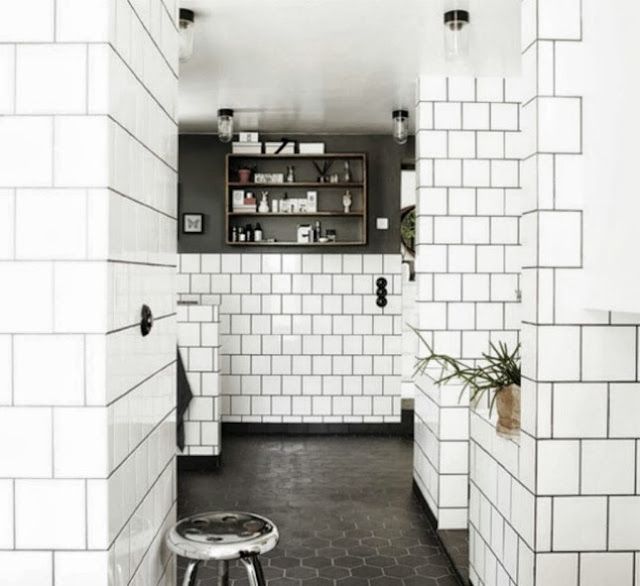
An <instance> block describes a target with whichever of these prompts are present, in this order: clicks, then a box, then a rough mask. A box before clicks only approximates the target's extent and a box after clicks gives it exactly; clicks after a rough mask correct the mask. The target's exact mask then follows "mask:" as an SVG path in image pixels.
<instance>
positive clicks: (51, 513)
mask: <svg viewBox="0 0 640 586" xmlns="http://www.w3.org/2000/svg"><path fill="white" fill-rule="evenodd" d="M175 10H176V7H175V5H174V3H173V2H166V3H163V2H161V1H160V0H154V1H150V2H147V3H141V2H135V3H134V2H127V1H126V0H120V1H118V2H116V1H115V0H114V1H109V0H94V1H92V2H85V1H82V2H79V1H73V0H24V1H21V2H17V3H10V2H3V3H0V42H1V44H0V110H1V113H2V114H3V117H2V118H0V153H1V159H2V164H0V188H1V189H0V282H1V283H2V287H0V404H1V406H0V507H1V508H2V513H1V515H0V516H1V518H2V521H1V523H0V583H1V584H3V586H44V585H55V586H71V585H76V584H101V585H106V584H150V585H151V584H153V585H156V584H171V583H173V580H174V576H173V573H172V571H170V570H171V564H169V558H168V557H167V556H166V555H164V554H163V553H162V550H161V545H162V531H163V529H164V528H165V527H166V524H167V523H168V522H170V521H171V520H172V519H173V517H174V514H175V509H174V502H175V490H174V464H173V463H174V412H175V366H174V362H175V344H176V336H175V317H174V295H175V293H174V292H175V267H174V266H172V265H175V262H174V261H175V258H176V256H175V192H176V173H175V167H176V152H175V144H176V125H175V123H174V112H175V98H176V94H177V92H176V82H177V78H176V68H177V38H178V35H177V29H176V26H175V24H174V23H175ZM143 303H147V304H148V305H150V306H151V308H152V309H153V311H154V313H155V315H156V323H155V326H154V328H153V331H152V332H151V334H150V335H149V336H148V337H147V338H144V339H143V338H142V337H141V335H140V328H139V325H138V323H139V319H140V307H141V305H142V304H143ZM168 569H169V571H168Z"/></svg>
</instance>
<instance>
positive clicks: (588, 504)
mask: <svg viewBox="0 0 640 586" xmlns="http://www.w3.org/2000/svg"><path fill="white" fill-rule="evenodd" d="M627 518H629V517H627ZM606 543H607V499H606V498H604V497H559V498H555V499H554V501H553V549H554V550H559V551H572V550H577V551H593V550H602V549H604V548H605V547H606Z"/></svg>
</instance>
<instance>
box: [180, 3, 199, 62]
mask: <svg viewBox="0 0 640 586" xmlns="http://www.w3.org/2000/svg"><path fill="white" fill-rule="evenodd" d="M194 22H195V15H194V13H193V10H187V9H186V8H181V9H180V61H181V62H182V63H184V62H185V61H189V59H191V57H192V55H193V23H194Z"/></svg>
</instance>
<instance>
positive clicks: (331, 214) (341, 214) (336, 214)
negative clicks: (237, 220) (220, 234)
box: [229, 212, 364, 218]
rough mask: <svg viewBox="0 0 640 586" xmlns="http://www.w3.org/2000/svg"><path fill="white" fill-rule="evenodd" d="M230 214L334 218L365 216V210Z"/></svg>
mask: <svg viewBox="0 0 640 586" xmlns="http://www.w3.org/2000/svg"><path fill="white" fill-rule="evenodd" d="M229 215H230V216H235V217H238V216H242V217H246V216H248V217H251V218H286V217H295V216H323V217H334V218H353V217H356V218H357V217H364V212H349V213H348V214H345V213H344V212H291V213H288V212H287V213H281V212H267V213H263V212H229Z"/></svg>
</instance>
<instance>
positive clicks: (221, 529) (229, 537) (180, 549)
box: [166, 511, 280, 586]
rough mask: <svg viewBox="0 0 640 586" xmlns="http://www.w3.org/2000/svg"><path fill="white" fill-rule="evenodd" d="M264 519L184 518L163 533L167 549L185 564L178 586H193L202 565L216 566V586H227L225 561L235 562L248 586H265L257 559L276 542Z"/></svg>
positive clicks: (230, 514)
mask: <svg viewBox="0 0 640 586" xmlns="http://www.w3.org/2000/svg"><path fill="white" fill-rule="evenodd" d="M279 537H280V536H279V534H278V529H277V527H276V526H275V525H274V524H273V523H272V522H271V521H270V520H269V519H267V518H265V517H260V516H259V515H254V514H253V513H244V512H238V511H218V512H212V513H203V514H200V515H194V516H193V517H187V518H186V519H183V520H182V521H179V522H178V523H176V524H175V525H174V526H173V527H172V528H171V529H170V530H169V532H168V533H167V536H166V542H167V546H168V547H169V549H170V550H171V551H172V552H173V553H175V554H177V555H179V556H182V557H185V558H187V559H188V560H189V565H188V566H187V569H186V570H185V574H184V578H183V581H182V586H195V583H196V579H197V575H198V567H199V566H200V564H201V563H202V562H203V561H209V560H214V561H217V562H218V580H217V583H218V586H228V584H229V560H237V559H239V560H240V561H241V563H242V565H243V566H244V568H245V570H246V572H247V578H248V580H249V584H250V585H251V586H265V584H266V582H265V579H264V574H263V573H262V566H261V564H260V559H259V557H258V556H260V554H263V553H267V552H268V551H271V550H272V549H273V548H274V547H275V546H276V545H277V543H278V539H279Z"/></svg>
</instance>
